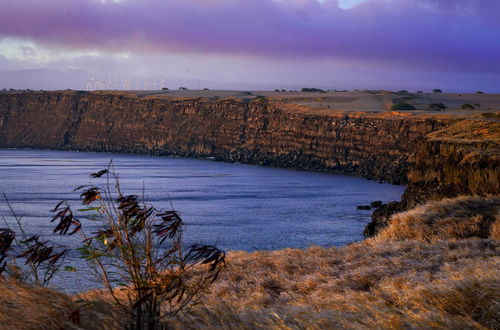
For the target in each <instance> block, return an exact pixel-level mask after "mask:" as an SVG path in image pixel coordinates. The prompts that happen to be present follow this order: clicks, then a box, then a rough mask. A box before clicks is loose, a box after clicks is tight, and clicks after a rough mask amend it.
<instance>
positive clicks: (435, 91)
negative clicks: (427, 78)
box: [432, 88, 443, 93]
mask: <svg viewBox="0 0 500 330" xmlns="http://www.w3.org/2000/svg"><path fill="white" fill-rule="evenodd" d="M432 92H433V93H442V92H443V91H442V90H440V89H439V88H436V89H433V90H432Z"/></svg>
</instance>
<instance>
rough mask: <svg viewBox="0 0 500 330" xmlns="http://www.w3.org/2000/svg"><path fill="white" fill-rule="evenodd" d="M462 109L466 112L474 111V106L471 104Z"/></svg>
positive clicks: (464, 105)
mask: <svg viewBox="0 0 500 330" xmlns="http://www.w3.org/2000/svg"><path fill="white" fill-rule="evenodd" d="M462 109H464V110H474V109H475V108H474V106H473V105H472V104H469V103H465V104H463V105H462Z"/></svg>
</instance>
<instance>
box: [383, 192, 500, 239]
mask: <svg viewBox="0 0 500 330" xmlns="http://www.w3.org/2000/svg"><path fill="white" fill-rule="evenodd" d="M495 219H496V221H495ZM499 219H500V197H499V196H496V197H489V198H482V197H472V196H467V197H458V198H453V199H443V200H441V201H438V202H430V203H428V204H425V205H422V206H419V207H417V208H415V209H413V210H410V211H407V212H403V213H399V214H396V215H394V216H393V217H392V221H391V224H390V225H389V226H388V227H387V228H386V229H384V230H383V231H382V232H381V233H380V234H379V237H380V238H381V239H384V240H409V239H414V240H419V241H426V242H430V241H433V240H437V239H455V238H471V237H479V238H487V237H493V238H496V239H498V238H500V229H499V227H500V224H499V222H500V220H499ZM493 223H495V225H494V226H493Z"/></svg>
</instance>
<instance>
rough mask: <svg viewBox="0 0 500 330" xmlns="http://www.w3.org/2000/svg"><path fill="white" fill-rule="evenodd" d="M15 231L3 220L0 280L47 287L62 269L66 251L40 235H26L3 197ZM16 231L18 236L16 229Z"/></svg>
mask: <svg viewBox="0 0 500 330" xmlns="http://www.w3.org/2000/svg"><path fill="white" fill-rule="evenodd" d="M3 197H4V200H5V203H6V204H7V206H8V208H9V210H10V212H11V215H12V217H13V218H14V219H15V226H16V228H11V226H10V225H9V222H7V220H6V219H5V218H4V217H3V215H2V219H3V221H4V224H5V226H6V228H0V278H1V277H2V275H3V274H7V275H9V276H10V277H13V278H16V279H18V280H20V281H22V282H25V283H29V284H31V285H34V286H42V287H45V286H48V285H49V283H50V281H51V280H52V279H53V277H54V275H55V274H56V273H57V272H58V271H59V270H60V269H61V267H62V266H63V263H64V259H65V257H66V255H67V254H68V252H69V249H67V248H65V247H63V246H60V245H55V244H54V243H52V242H50V241H46V240H44V239H43V238H41V237H40V236H39V235H33V236H28V235H27V234H26V231H25V230H24V227H23V225H22V218H21V217H19V216H17V214H16V213H15V212H14V209H13V208H12V206H11V204H10V202H9V200H8V199H7V197H6V196H5V194H4V195H3ZM15 229H17V233H16V230H15Z"/></svg>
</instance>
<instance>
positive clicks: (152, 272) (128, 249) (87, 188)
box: [0, 164, 225, 329]
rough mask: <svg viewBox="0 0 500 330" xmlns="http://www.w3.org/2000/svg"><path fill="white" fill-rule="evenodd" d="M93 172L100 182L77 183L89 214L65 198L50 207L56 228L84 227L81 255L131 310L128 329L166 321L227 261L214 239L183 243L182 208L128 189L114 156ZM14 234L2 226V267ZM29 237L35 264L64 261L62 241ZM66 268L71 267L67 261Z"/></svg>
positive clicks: (69, 231) (64, 231)
mask: <svg viewBox="0 0 500 330" xmlns="http://www.w3.org/2000/svg"><path fill="white" fill-rule="evenodd" d="M90 177H91V178H92V179H100V178H101V180H102V179H103V178H105V181H104V183H103V184H102V185H94V184H91V185H84V186H80V187H78V188H76V189H75V191H79V192H80V197H81V200H82V204H83V205H84V206H85V208H83V209H79V210H78V211H79V212H89V214H90V216H88V217H86V219H83V218H81V220H80V219H77V218H76V216H75V215H74V213H73V211H72V209H71V206H70V205H69V204H68V203H67V202H66V201H61V202H59V203H58V204H57V205H56V207H55V208H54V209H53V210H52V211H53V212H54V217H53V218H52V220H51V222H54V223H55V224H56V226H55V228H54V233H58V234H60V235H74V234H80V235H81V237H82V243H83V245H82V246H81V247H80V248H79V249H78V250H79V251H80V253H81V257H82V258H84V259H85V261H86V262H87V265H88V268H89V270H90V272H92V274H93V275H94V276H95V277H96V279H97V280H98V281H100V282H102V284H103V285H104V287H105V289H106V290H107V292H108V293H109V295H110V296H111V297H112V299H113V300H114V302H115V303H116V304H117V305H118V306H120V307H122V308H123V309H124V310H125V311H127V312H128V314H130V313H132V315H133V317H132V319H131V322H130V328H131V329H163V328H164V327H165V324H166V323H165V322H166V320H167V319H168V318H171V317H174V316H176V315H177V314H178V313H179V312H180V311H182V310H183V309H185V308H186V307H188V306H192V305H195V304H196V303H198V302H199V300H200V298H201V294H202V293H203V291H205V290H206V289H207V287H208V286H209V285H210V284H211V283H213V282H214V281H215V280H216V279H217V277H218V275H219V273H220V271H221V270H222V269H223V268H224V266H225V253H224V252H223V251H221V250H219V249H218V248H216V247H215V246H210V245H201V244H195V245H192V246H190V247H188V248H184V247H183V244H182V232H183V226H184V223H183V221H182V219H181V217H180V215H179V213H178V212H176V211H174V210H157V209H155V208H154V207H153V206H152V205H150V204H149V203H147V202H146V201H145V199H144V198H143V197H142V198H139V197H138V196H137V195H126V194H124V193H123V192H122V191H121V189H120V183H119V179H118V176H117V174H116V173H115V172H114V170H112V166H111V164H110V167H109V168H108V169H104V170H101V171H99V172H97V173H93V174H91V175H90ZM111 186H113V187H111ZM18 223H19V226H20V230H21V232H22V233H23V235H24V231H23V229H22V226H21V225H20V222H18ZM96 223H98V224H99V228H98V230H97V231H95V229H90V230H91V231H92V232H91V231H89V230H87V225H89V226H88V227H89V228H91V227H93V228H95V224H96ZM24 236H26V235H24ZM14 240H15V233H14V231H12V230H10V229H0V273H1V272H2V271H3V269H4V268H5V267H6V258H7V257H8V256H7V255H8V251H10V250H11V249H12V248H13V242H14ZM24 241H25V242H26V243H25V244H29V246H31V245H33V246H38V247H37V248H31V249H29V250H28V251H30V252H26V253H22V254H20V255H19V257H22V258H25V259H26V260H29V261H30V262H31V263H30V265H31V264H33V265H38V264H39V263H47V265H48V266H50V267H53V266H58V267H60V264H61V262H62V260H63V257H64V256H65V255H66V253H67V252H68V250H67V249H64V250H63V251H62V252H59V253H54V252H53V247H51V246H48V247H46V244H48V242H42V241H40V239H39V238H38V237H37V236H33V237H32V238H27V239H25V240H24ZM18 243H20V244H23V242H18ZM44 244H45V245H44ZM65 269H67V270H74V269H73V268H72V267H69V266H67V267H65ZM57 270H58V269H54V272H52V273H50V275H51V276H53V274H54V273H55V271H57Z"/></svg>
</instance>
